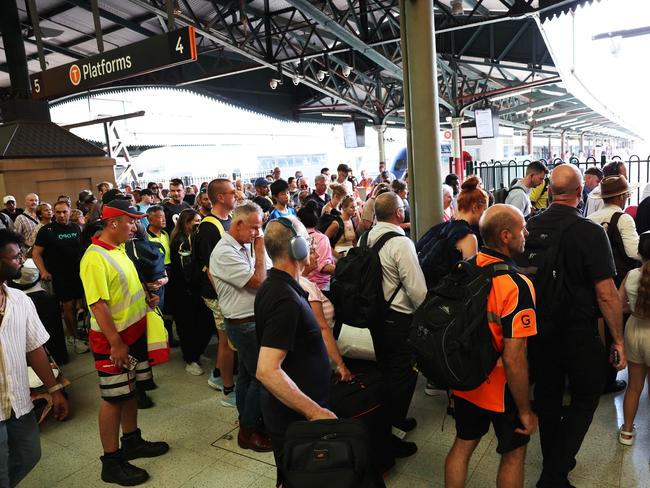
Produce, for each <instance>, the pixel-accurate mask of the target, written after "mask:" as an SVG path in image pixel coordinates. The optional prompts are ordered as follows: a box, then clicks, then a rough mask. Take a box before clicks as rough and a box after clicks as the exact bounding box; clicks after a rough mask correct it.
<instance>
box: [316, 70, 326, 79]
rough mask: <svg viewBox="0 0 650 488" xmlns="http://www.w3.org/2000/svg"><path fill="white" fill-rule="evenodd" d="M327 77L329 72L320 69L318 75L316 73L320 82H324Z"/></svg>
mask: <svg viewBox="0 0 650 488" xmlns="http://www.w3.org/2000/svg"><path fill="white" fill-rule="evenodd" d="M326 76H327V71H323V70H322V69H319V70H318V73H316V79H317V80H318V81H323V80H324V79H325V77H326Z"/></svg>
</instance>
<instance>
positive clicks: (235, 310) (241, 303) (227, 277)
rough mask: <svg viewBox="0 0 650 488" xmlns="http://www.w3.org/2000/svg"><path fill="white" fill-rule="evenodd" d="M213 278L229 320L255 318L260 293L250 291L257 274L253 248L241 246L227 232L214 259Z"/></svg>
mask: <svg viewBox="0 0 650 488" xmlns="http://www.w3.org/2000/svg"><path fill="white" fill-rule="evenodd" d="M210 274H211V275H212V278H213V279H214V284H215V287H216V290H217V295H218V297H219V306H220V307H221V312H222V313H223V316H224V317H225V318H227V319H243V318H246V317H252V316H253V315H255V312H254V305H255V294H256V292H257V290H254V289H251V288H246V283H248V281H249V280H250V279H251V278H252V276H253V275H254V274H255V256H254V255H253V250H252V248H251V245H250V244H244V245H242V244H240V243H239V242H237V241H236V240H235V238H234V237H232V236H231V235H230V234H229V233H228V232H226V233H225V234H224V235H223V236H222V237H221V239H220V240H219V242H218V243H217V245H216V246H215V247H214V249H213V250H212V254H211V255H210Z"/></svg>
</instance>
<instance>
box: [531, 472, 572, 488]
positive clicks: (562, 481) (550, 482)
mask: <svg viewBox="0 0 650 488" xmlns="http://www.w3.org/2000/svg"><path fill="white" fill-rule="evenodd" d="M535 486H536V487H537V488H576V487H575V486H573V485H572V484H571V483H569V480H568V479H567V477H566V476H560V475H557V476H551V475H548V474H547V473H546V472H544V471H542V474H541V476H540V477H539V480H537V483H536V484H535Z"/></svg>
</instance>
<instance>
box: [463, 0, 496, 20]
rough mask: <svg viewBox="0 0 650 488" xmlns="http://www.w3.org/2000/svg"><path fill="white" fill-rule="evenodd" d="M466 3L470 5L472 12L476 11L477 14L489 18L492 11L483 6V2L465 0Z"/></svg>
mask: <svg viewBox="0 0 650 488" xmlns="http://www.w3.org/2000/svg"><path fill="white" fill-rule="evenodd" d="M465 3H466V4H468V5H469V6H470V7H471V8H472V10H475V11H476V13H478V14H480V15H482V16H483V17H489V15H490V9H489V8H487V7H486V6H485V5H483V3H482V0H481V1H480V2H479V0H465Z"/></svg>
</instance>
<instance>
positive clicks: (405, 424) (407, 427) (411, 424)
mask: <svg viewBox="0 0 650 488" xmlns="http://www.w3.org/2000/svg"><path fill="white" fill-rule="evenodd" d="M417 425H418V422H417V420H415V419H414V418H413V417H406V418H405V419H404V420H402V421H401V422H395V423H394V424H393V426H394V427H397V428H398V429H399V430H402V431H404V432H411V431H412V430H413V429H415V427H417Z"/></svg>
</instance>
